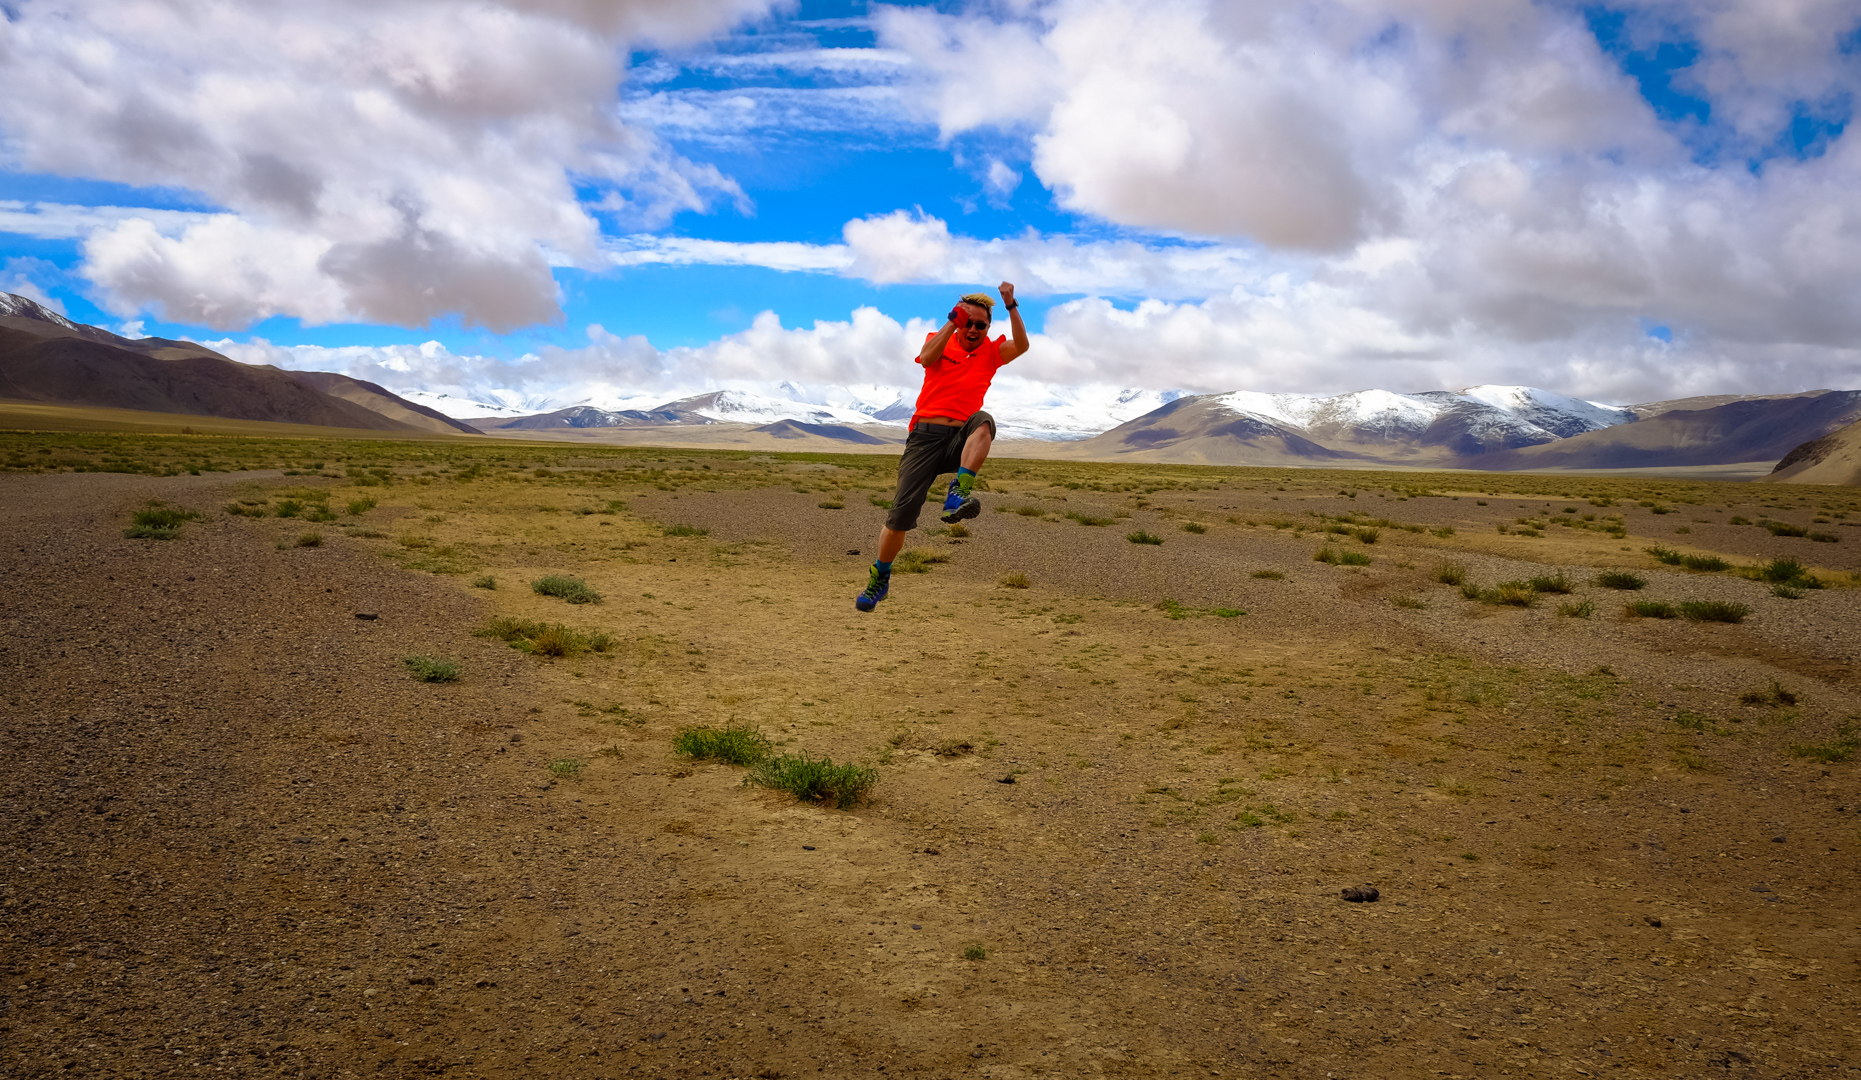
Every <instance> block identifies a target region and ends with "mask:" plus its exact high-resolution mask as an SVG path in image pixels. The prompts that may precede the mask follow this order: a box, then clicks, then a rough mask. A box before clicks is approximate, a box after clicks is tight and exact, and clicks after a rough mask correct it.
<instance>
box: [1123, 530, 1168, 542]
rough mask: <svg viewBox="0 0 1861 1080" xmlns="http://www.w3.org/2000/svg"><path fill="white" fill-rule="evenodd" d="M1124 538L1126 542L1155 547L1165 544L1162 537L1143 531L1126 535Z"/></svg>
mask: <svg viewBox="0 0 1861 1080" xmlns="http://www.w3.org/2000/svg"><path fill="white" fill-rule="evenodd" d="M1124 538H1125V539H1126V540H1129V541H1130V542H1131V543H1133V544H1153V545H1154V544H1161V543H1163V538H1162V537H1161V536H1157V535H1155V534H1153V533H1147V532H1145V531H1144V530H1142V529H1139V530H1137V531H1136V532H1128V533H1125V534H1124Z"/></svg>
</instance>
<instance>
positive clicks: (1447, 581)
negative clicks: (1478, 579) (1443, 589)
mask: <svg viewBox="0 0 1861 1080" xmlns="http://www.w3.org/2000/svg"><path fill="white" fill-rule="evenodd" d="M1435 580H1436V581H1438V582H1440V583H1441V584H1443V585H1464V584H1466V583H1467V567H1466V565H1465V564H1463V563H1457V562H1444V563H1441V564H1439V565H1437V566H1436V567H1435Z"/></svg>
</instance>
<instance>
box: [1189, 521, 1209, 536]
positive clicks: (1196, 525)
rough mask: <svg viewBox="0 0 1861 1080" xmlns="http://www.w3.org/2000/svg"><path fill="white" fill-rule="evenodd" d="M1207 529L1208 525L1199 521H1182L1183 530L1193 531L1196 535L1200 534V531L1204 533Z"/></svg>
mask: <svg viewBox="0 0 1861 1080" xmlns="http://www.w3.org/2000/svg"><path fill="white" fill-rule="evenodd" d="M1207 531H1208V526H1206V525H1204V524H1202V523H1201V522H1199V521H1185V522H1183V532H1186V533H1195V534H1196V535H1198V536H1200V535H1201V534H1202V533H1205V532H1207Z"/></svg>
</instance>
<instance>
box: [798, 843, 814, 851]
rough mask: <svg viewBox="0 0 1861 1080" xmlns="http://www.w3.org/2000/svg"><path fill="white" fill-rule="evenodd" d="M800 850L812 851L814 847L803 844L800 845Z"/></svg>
mask: <svg viewBox="0 0 1861 1080" xmlns="http://www.w3.org/2000/svg"><path fill="white" fill-rule="evenodd" d="M801 850H803V851H813V850H814V845H813V844H803V845H801Z"/></svg>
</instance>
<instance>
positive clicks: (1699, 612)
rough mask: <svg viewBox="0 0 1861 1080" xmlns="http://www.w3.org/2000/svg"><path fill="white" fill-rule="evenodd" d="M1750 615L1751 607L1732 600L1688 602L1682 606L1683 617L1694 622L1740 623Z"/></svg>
mask: <svg viewBox="0 0 1861 1080" xmlns="http://www.w3.org/2000/svg"><path fill="white" fill-rule="evenodd" d="M1749 614H1751V608H1750V607H1748V606H1747V605H1744V604H1740V603H1736V602H1734V601H1731V600H1688V601H1685V602H1684V603H1682V604H1681V605H1680V615H1681V617H1682V618H1686V619H1690V620H1692V621H1693V622H1724V623H1740V622H1744V621H1745V616H1747V615H1749Z"/></svg>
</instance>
